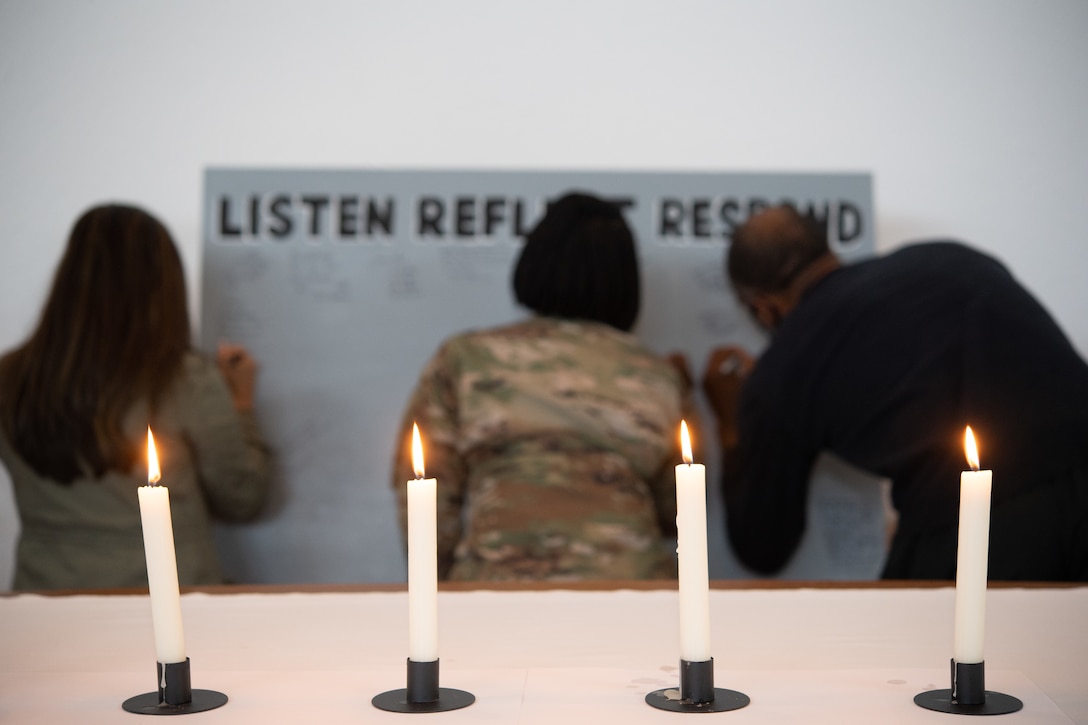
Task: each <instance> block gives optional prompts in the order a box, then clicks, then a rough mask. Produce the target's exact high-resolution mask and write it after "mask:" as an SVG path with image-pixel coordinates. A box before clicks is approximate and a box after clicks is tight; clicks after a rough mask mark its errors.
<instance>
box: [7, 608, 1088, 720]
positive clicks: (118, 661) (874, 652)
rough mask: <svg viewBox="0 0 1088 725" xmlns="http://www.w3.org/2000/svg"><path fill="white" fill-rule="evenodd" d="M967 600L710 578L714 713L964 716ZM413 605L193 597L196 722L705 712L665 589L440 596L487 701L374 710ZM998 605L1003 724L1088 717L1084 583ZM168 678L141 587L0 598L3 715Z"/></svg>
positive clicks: (86, 701)
mask: <svg viewBox="0 0 1088 725" xmlns="http://www.w3.org/2000/svg"><path fill="white" fill-rule="evenodd" d="M953 601H954V590H953V589H952V588H951V587H940V588H858V589H851V588H829V589H816V588H798V589H784V588H774V589H736V590H734V589H727V590H714V591H712V592H711V616H712V618H713V621H712V630H713V634H712V638H713V647H712V649H713V653H714V658H715V684H716V685H717V686H718V687H724V688H729V689H733V690H739V691H741V692H744V693H745V694H747V695H749V696H750V697H751V699H752V703H751V704H750V705H749V706H748V707H747V708H744V709H743V710H738V711H734V712H728V713H716V714H708V715H702V716H701V717H705V718H713V719H715V720H714V721H715V722H718V721H720V722H723V723H724V722H728V723H794V722H796V723H836V724H842V723H865V724H866V725H872V724H873V723H934V724H935V725H941V724H942V723H944V724H945V725H947V724H948V723H952V722H957V720H955V719H954V718H955V717H957V716H953V715H947V714H942V713H936V712H930V711H928V710H924V709H922V708H919V707H917V706H916V705H914V703H913V698H914V696H915V695H916V694H917V693H919V692H922V691H924V690H928V689H935V688H936V689H942V688H947V687H949V658H950V657H951V648H952V611H953ZM406 602H407V597H406V594H405V593H404V592H403V591H392V592H391V591H366V592H364V591H358V592H354V591H331V592H302V593H281V592H276V593H229V591H224V592H222V593H220V592H217V593H211V594H209V593H189V594H185V595H183V597H182V611H183V615H184V622H185V637H186V645H187V647H186V648H187V653H188V655H189V656H190V658H191V659H192V682H193V687H194V688H200V689H211V690H219V691H222V692H224V693H226V694H227V695H228V697H229V698H230V701H229V702H228V703H227V705H226V706H224V707H222V708H220V709H218V710H213V711H209V712H205V713H200V714H194V715H188V716H185V717H187V718H188V720H187V722H189V721H191V722H197V723H204V722H206V723H242V724H243V725H244V724H246V723H281V722H282V723H313V724H314V725H318V724H320V725H328V724H332V723H360V722H366V723H401V724H402V725H404V723H406V722H417V721H418V720H420V719H422V720H424V721H426V720H427V719H428V718H429V719H430V720H431V721H433V722H436V723H450V724H452V723H465V722H473V723H476V722H479V723H502V724H503V725H528V724H530V723H548V724H550V725H555V724H556V723H560V724H574V723H601V722H607V721H615V722H618V723H625V724H626V723H669V722H675V721H676V720H677V719H678V718H681V719H682V718H685V717H695V716H694V715H683V714H677V713H669V712H663V711H659V710H656V709H653V708H651V707H649V706H648V705H646V704H645V702H644V697H645V695H646V693H648V692H650V691H653V690H657V689H660V688H664V687H674V686H676V685H677V684H678V683H679V675H678V673H677V668H678V664H679V662H678V660H679V655H678V649H679V645H678V639H679V635H678V627H677V616H678V615H677V609H678V604H677V596H676V592H675V591H673V590H668V589H664V590H650V591H644V590H629V589H619V590H614V591H564V590H554V591H442V592H441V593H440V595H439V616H440V624H439V628H440V647H439V651H440V659H441V685H442V686H443V687H451V688H457V689H463V690H468V691H470V692H472V693H473V694H475V695H476V697H477V701H476V703H475V704H474V705H472V706H471V707H468V708H466V709H464V710H458V711H454V712H447V713H438V714H395V713H387V712H383V711H380V710H377V709H375V708H374V707H373V706H372V705H371V704H370V700H371V698H372V697H373V696H374V695H376V694H378V693H380V692H383V691H385V690H390V689H397V688H402V687H404V686H405V658H406V654H407V605H406ZM987 607H988V611H987V630H986V667H987V672H986V687H987V689H989V690H996V691H1001V692H1005V693H1007V694H1010V695H1014V696H1016V697H1018V698H1020V699H1021V700H1023V701H1024V709H1023V710H1022V711H1021V712H1019V713H1014V714H1011V715H1003V716H1000V717H999V718H998V719H997V720H996V721H993V722H995V723H1006V722H1007V723H1040V724H1043V723H1068V722H1074V723H1088V666H1086V664H1085V659H1086V657H1088V587H1078V588H1065V589H1058V588H1055V589H1048V588H1027V589H1004V588H1002V589H991V590H990V592H989V593H988V598H987ZM155 684H156V683H155V655H154V644H153V638H152V625H151V612H150V605H149V602H148V600H147V597H146V596H140V595H131V594H111V595H84V594H81V595H73V596H59V597H58V596H49V597H45V596H39V595H31V594H22V595H16V596H10V597H0V723H5V724H6V723H49V725H54V724H55V723H67V722H72V723H89V724H94V723H126V722H127V723H133V722H137V721H138V719H139V718H141V717H145V716H141V715H134V714H130V713H127V712H124V711H122V710H121V702H122V701H124V700H125V699H127V698H128V697H131V696H133V695H138V694H140V693H143V692H148V691H151V690H154V689H155ZM960 721H962V718H960ZM699 722H703V720H699ZM970 722H975V721H974V720H970ZM987 722H990V721H989V720H988V721H987Z"/></svg>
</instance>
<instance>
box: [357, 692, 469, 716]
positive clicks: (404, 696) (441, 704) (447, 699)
mask: <svg viewBox="0 0 1088 725" xmlns="http://www.w3.org/2000/svg"><path fill="white" fill-rule="evenodd" d="M370 702H371V704H372V705H374V707H376V708H378V709H379V710H386V711H387V712H447V711H449V710H460V709H461V708H462V707H468V706H469V705H471V704H472V703H474V702H476V696H475V695H473V694H472V693H471V692H465V691H464V690H452V689H450V688H448V687H440V688H438V699H437V700H432V701H431V702H408V689H407V688H402V689H400V690H390V691H389V692H383V693H382V694H380V695H375V696H374V699H373V700H371V701H370Z"/></svg>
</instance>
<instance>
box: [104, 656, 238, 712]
mask: <svg viewBox="0 0 1088 725" xmlns="http://www.w3.org/2000/svg"><path fill="white" fill-rule="evenodd" d="M155 674H156V681H157V682H158V683H159V690H158V692H145V693H144V694H142V695H136V697H130V698H129V699H127V700H125V701H124V702H122V703H121V708H122V709H124V710H126V711H128V712H134V713H136V714H138V715H188V714H189V713H192V712H204V711H205V710H214V709H215V708H217V707H221V706H223V705H225V704H227V696H226V695H224V694H223V693H222V692H216V691H215V690H194V689H193V688H192V685H191V682H192V678H191V675H190V662H189V658H186V659H185V661H184V662H168V663H166V664H163V663H162V662H156V663H155Z"/></svg>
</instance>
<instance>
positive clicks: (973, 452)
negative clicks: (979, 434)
mask: <svg viewBox="0 0 1088 725" xmlns="http://www.w3.org/2000/svg"><path fill="white" fill-rule="evenodd" d="M963 450H964V452H965V453H966V454H967V465H969V466H970V467H971V470H972V471H977V470H978V469H979V465H978V446H976V445H975V434H974V433H972V432H971V426H967V430H966V431H965V432H964V434H963Z"/></svg>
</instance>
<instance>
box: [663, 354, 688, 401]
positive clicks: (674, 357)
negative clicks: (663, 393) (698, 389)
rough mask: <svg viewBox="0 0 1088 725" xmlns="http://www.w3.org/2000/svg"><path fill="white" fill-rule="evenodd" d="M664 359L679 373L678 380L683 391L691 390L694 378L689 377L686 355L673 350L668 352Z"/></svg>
mask: <svg viewBox="0 0 1088 725" xmlns="http://www.w3.org/2000/svg"><path fill="white" fill-rule="evenodd" d="M665 360H666V362H668V363H669V365H672V366H673V367H674V368H675V369H676V372H678V373H679V374H680V382H681V383H682V384H683V386H684V392H685V393H686V392H687V391H689V390H691V387H692V385H693V384H694V383H693V380H694V379H693V378H692V377H691V366H690V365H688V358H687V356H686V355H684V353H682V352H673V353H669V355H668V356H667V357H666V358H665Z"/></svg>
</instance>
